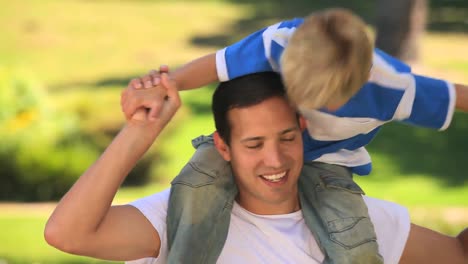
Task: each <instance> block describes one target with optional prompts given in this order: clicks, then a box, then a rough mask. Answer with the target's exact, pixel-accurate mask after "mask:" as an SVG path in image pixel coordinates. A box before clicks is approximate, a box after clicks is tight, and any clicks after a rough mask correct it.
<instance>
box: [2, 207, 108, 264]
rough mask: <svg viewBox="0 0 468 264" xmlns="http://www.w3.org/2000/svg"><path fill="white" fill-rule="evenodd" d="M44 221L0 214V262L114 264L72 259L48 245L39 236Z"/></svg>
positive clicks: (36, 217) (72, 257)
mask: <svg viewBox="0 0 468 264" xmlns="http://www.w3.org/2000/svg"><path fill="white" fill-rule="evenodd" d="M46 220H47V218H46V217H44V216H43V215H40V216H36V215H30V216H15V215H13V216H12V215H3V214H2V215H0V227H1V230H2V231H1V232H0V241H1V243H0V245H1V246H0V263H12V264H13V263H14V264H23V263H24V264H26V263H37V264H59V263H76V264H81V263H117V262H106V261H99V260H96V259H91V258H85V257H78V256H72V255H70V254H66V253H62V252H60V251H58V250H56V249H54V248H52V247H50V246H48V245H47V244H46V242H45V240H44V239H43V235H42V232H43V229H44V225H45V222H46ZM2 261H3V262H2Z"/></svg>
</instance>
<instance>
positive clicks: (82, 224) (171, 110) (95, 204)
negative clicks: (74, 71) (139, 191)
mask: <svg viewBox="0 0 468 264" xmlns="http://www.w3.org/2000/svg"><path fill="white" fill-rule="evenodd" d="M162 85H163V86H164V87H165V88H166V89H167V95H168V99H167V100H166V101H165V104H164V105H163V107H162V109H161V113H160V115H159V117H158V118H157V119H156V120H155V121H154V122H146V121H132V122H129V123H128V124H127V125H126V126H125V127H124V128H123V129H122V130H121V131H120V133H119V134H118V135H117V136H116V137H115V138H114V140H113V141H112V143H111V144H110V145H109V146H108V148H107V149H106V151H105V152H104V153H103V154H102V155H101V157H100V158H99V159H98V160H97V161H96V162H95V163H94V164H93V165H92V166H91V167H90V168H89V169H88V170H87V171H86V172H85V173H84V174H83V175H82V176H81V177H80V178H79V179H78V181H77V182H76V183H75V184H74V185H73V187H72V188H71V189H70V190H69V191H68V192H67V194H66V195H65V196H64V197H63V198H62V199H61V201H60V202H59V204H58V206H57V207H56V209H55V210H54V212H53V213H52V215H51V216H50V218H49V220H48V223H47V225H46V229H45V234H44V235H45V238H46V240H47V242H48V243H49V244H51V245H52V246H54V247H57V248H59V249H60V250H63V251H66V252H69V253H72V254H78V255H85V256H91V257H96V258H102V259H108V260H131V259H138V258H143V257H150V256H157V255H158V254H159V252H158V251H159V248H160V243H161V240H160V235H159V234H158V233H157V231H156V230H155V229H154V228H153V226H152V225H151V224H150V222H149V221H148V220H147V219H146V218H145V217H144V216H143V214H142V213H140V211H138V210H137V209H136V208H134V207H132V206H130V205H125V206H111V203H112V200H113V198H114V196H115V194H116V192H117V190H118V188H119V186H120V184H121V183H122V182H123V180H124V179H125V177H126V176H127V174H128V172H129V171H130V170H131V169H132V168H133V167H134V165H135V164H136V162H137V161H138V160H139V159H140V157H141V156H142V155H143V154H144V153H145V152H146V151H147V149H148V148H149V147H150V146H151V144H152V143H153V141H154V140H155V139H156V137H157V136H158V134H159V133H160V132H161V131H162V129H163V128H164V127H165V126H166V124H167V123H168V122H169V120H170V119H171V118H172V116H173V115H174V114H175V112H176V111H177V109H178V108H179V106H180V99H179V97H178V92H177V88H176V87H175V85H174V84H173V83H172V82H170V81H169V80H168V78H167V76H165V75H163V76H162ZM161 89H163V88H161Z"/></svg>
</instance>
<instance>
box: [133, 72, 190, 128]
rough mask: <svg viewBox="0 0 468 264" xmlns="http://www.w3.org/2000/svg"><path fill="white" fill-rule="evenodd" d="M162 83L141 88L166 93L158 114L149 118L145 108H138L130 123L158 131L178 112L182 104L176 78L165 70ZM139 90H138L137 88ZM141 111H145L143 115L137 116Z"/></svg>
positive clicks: (161, 78)
mask: <svg viewBox="0 0 468 264" xmlns="http://www.w3.org/2000/svg"><path fill="white" fill-rule="evenodd" d="M159 78H160V84H159V85H158V86H156V87H152V88H148V89H140V90H144V91H156V92H155V93H157V94H162V93H164V94H165V97H164V99H163V100H162V101H161V102H160V105H159V112H158V115H157V116H155V117H151V118H147V117H146V112H145V110H142V109H141V108H140V109H137V112H136V113H135V114H134V115H133V116H132V118H131V119H130V120H129V121H128V124H130V125H136V126H138V127H144V128H145V129H150V130H154V131H158V133H159V132H160V131H161V130H162V129H164V127H165V126H166V125H167V123H169V121H170V120H171V118H172V117H173V116H174V114H175V113H176V112H177V110H178V109H179V107H180V105H181V101H180V97H179V91H178V89H177V85H176V83H175V81H174V80H172V79H171V78H170V77H169V75H168V74H167V73H165V72H163V73H161V74H160V77H159ZM137 91H138V90H137ZM139 111H144V112H145V113H143V117H142V118H141V117H139V116H136V115H137V114H138V113H139Z"/></svg>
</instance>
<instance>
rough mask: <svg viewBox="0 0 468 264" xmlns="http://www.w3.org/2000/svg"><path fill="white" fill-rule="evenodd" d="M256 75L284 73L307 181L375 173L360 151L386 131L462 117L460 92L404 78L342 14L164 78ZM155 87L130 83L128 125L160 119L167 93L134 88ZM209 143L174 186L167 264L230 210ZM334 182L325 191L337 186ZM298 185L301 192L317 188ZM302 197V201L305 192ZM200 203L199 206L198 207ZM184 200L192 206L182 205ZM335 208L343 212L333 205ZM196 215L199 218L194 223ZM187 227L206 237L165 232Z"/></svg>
mask: <svg viewBox="0 0 468 264" xmlns="http://www.w3.org/2000/svg"><path fill="white" fill-rule="evenodd" d="M162 70H163V71H166V70H167V69H164V68H163V69H162ZM262 71H276V72H279V73H281V74H282V77H283V81H284V83H285V86H286V89H287V94H288V97H289V98H290V99H291V101H292V102H293V103H294V104H295V105H296V106H297V108H298V109H299V110H300V112H301V114H302V115H303V116H304V117H305V119H306V121H307V131H306V132H305V133H304V157H305V160H306V161H308V162H306V166H305V167H304V168H305V175H306V176H305V177H304V178H306V177H316V176H318V177H321V178H327V177H329V176H331V177H338V178H339V177H352V176H351V175H352V173H356V174H358V175H367V174H369V173H370V172H371V169H372V167H371V159H370V156H369V154H368V152H367V151H366V150H365V148H364V147H365V145H367V144H368V143H369V142H370V141H371V140H372V138H373V137H374V136H375V135H376V133H377V132H378V130H379V129H380V127H381V126H382V125H383V124H385V123H387V122H390V121H393V120H397V121H401V122H405V123H410V124H414V125H418V126H423V127H429V128H435V129H439V130H444V129H446V128H447V127H448V126H449V124H450V122H451V119H452V115H453V112H454V109H455V108H457V109H460V110H464V111H468V88H467V87H466V86H463V85H458V84H455V85H454V84H451V83H449V82H446V81H443V80H437V79H433V78H428V77H424V76H420V75H416V74H413V73H411V69H410V67H409V66H407V65H406V64H404V63H403V62H401V61H399V60H397V59H395V58H393V57H391V56H389V55H387V54H385V53H384V52H382V51H380V50H378V49H374V48H373V45H372V41H371V40H370V38H369V37H368V35H367V32H366V26H365V24H364V22H363V21H362V20H361V19H360V18H358V17H356V16H355V15H353V14H352V13H350V12H348V11H346V10H340V9H331V10H325V11H321V12H317V13H313V14H312V15H310V16H309V17H307V18H305V19H301V18H297V19H293V20H290V21H284V22H280V23H278V24H275V25H272V26H270V27H267V28H265V29H262V30H260V31H258V32H256V33H253V34H252V35H250V36H248V37H247V38H245V39H243V40H241V41H239V42H238V43H236V44H233V45H231V46H229V47H227V48H225V49H222V50H220V51H218V52H216V54H210V55H208V56H205V57H202V58H200V59H198V60H195V61H193V62H191V63H189V64H187V65H185V66H183V67H182V68H180V69H179V70H177V71H175V72H173V73H172V74H171V76H172V78H174V79H175V81H176V82H177V83H178V84H179V86H180V87H181V89H191V88H196V87H200V86H202V85H206V84H208V83H210V82H213V81H216V80H219V81H226V80H230V79H233V78H236V77H238V76H243V75H246V74H249V73H254V72H262ZM157 84H158V75H157V73H155V72H152V73H151V74H149V75H147V76H145V77H143V78H141V79H135V80H132V82H131V83H130V85H129V88H128V89H127V90H126V91H125V92H124V94H123V97H122V99H123V100H122V107H123V110H124V112H125V114H126V116H127V118H130V117H131V116H132V115H133V113H134V112H135V111H136V109H138V108H140V107H142V106H144V107H150V108H152V111H151V112H150V114H149V116H150V117H151V116H153V115H157V111H158V110H157V108H158V106H157V103H156V102H157V101H158V100H159V101H161V100H163V98H164V91H161V90H160V89H145V90H138V89H139V88H142V87H145V88H150V87H152V86H153V85H154V86H155V85H157ZM200 141H201V142H200ZM209 142H210V139H209V138H208V139H206V138H202V139H201V140H199V141H198V142H194V145H196V147H198V150H197V152H196V153H195V155H194V157H193V159H192V160H191V161H190V162H189V164H188V165H187V167H186V169H184V170H183V171H182V172H181V174H180V175H179V176H178V177H177V178H176V179H175V180H174V181H173V186H172V190H171V200H170V204H171V206H170V208H169V211H168V218H167V221H168V244H169V246H174V248H177V250H178V253H170V255H169V259H171V256H172V259H173V260H174V261H175V259H177V260H181V261H182V262H185V261H187V262H189V261H190V260H189V259H184V254H185V255H187V256H189V255H190V254H188V253H187V252H189V251H190V250H203V248H200V246H199V244H200V242H199V241H200V239H201V238H203V237H204V236H205V235H206V237H209V236H208V233H209V231H210V227H213V230H220V229H219V228H217V225H219V223H228V222H229V221H228V219H226V218H222V217H219V215H220V213H219V210H218V209H216V208H221V209H223V208H230V207H229V204H220V202H218V203H217V201H218V199H217V198H216V197H219V196H220V195H222V193H223V190H224V189H225V187H226V186H224V185H222V184H218V183H219V182H221V181H222V179H223V177H222V176H223V175H218V174H217V173H216V172H217V171H219V169H218V168H222V167H223V166H225V163H224V162H223V161H222V159H221V158H216V157H215V155H211V154H210V155H209V154H206V153H209V152H211V151H210V150H209V149H211V148H212V147H211V146H210V145H209V144H206V143H209ZM308 166H316V167H317V166H318V167H319V168H321V169H322V173H318V175H314V173H313V172H311V171H312V170H308V169H307V168H308ZM190 168H192V170H190ZM197 171H198V172H200V171H201V172H203V173H205V174H208V175H210V177H212V181H211V182H210V186H216V187H217V188H216V190H217V192H216V193H214V191H212V189H208V188H204V186H203V185H199V184H196V183H197V179H199V178H200V177H201V176H200V175H198V176H197V175H196V174H197ZM314 171H315V170H314ZM206 172H209V173H206ZM203 173H202V174H203ZM198 174H200V173H198ZM338 182H339V181H338ZM335 183H336V181H335ZM335 183H333V184H330V186H327V187H330V188H334V187H336V188H340V187H341V186H336V185H334V184H335ZM302 187H303V189H304V190H307V189H312V188H314V187H315V186H302ZM209 190H211V193H208V192H209ZM354 191H356V192H359V190H354ZM215 194H216V195H215ZM304 195H305V196H307V195H308V194H307V192H305V194H304ZM180 197H184V198H183V199H180ZM315 198H316V197H315ZM315 198H314V197H311V199H315ZM200 199H203V203H201V204H198V203H197V201H198V200H200ZM318 199H321V198H320V197H319V198H318ZM182 200H183V201H182ZM190 200H191V201H192V206H191V207H190V206H187V204H189V203H188V202H187V201H190ZM334 203H335V205H336V207H340V203H339V201H334ZM200 206H206V208H209V210H208V212H206V211H207V209H203V210H200ZM356 206H357V205H356ZM210 210H211V211H210ZM201 211H203V212H204V213H203V215H202V216H200V215H197V214H198V212H201ZM318 217H319V218H320V219H321V221H322V222H323V223H324V225H327V224H328V223H330V222H331V221H333V220H334V219H329V218H327V214H326V213H322V212H318ZM193 219H202V221H198V222H197V223H195V224H196V225H197V226H199V225H205V229H204V230H206V233H205V234H204V233H195V232H193V231H192V230H190V228H188V229H187V230H185V231H182V232H181V231H180V230H179V231H178V232H177V233H176V232H175V231H173V230H175V228H173V229H171V227H170V225H171V224H173V225H180V224H181V223H186V222H189V223H190V222H193ZM197 230H203V228H197ZM217 236H218V242H219V243H223V232H219V234H217ZM197 241H198V242H197ZM197 243H198V244H197ZM174 251H175V250H172V252H174ZM184 252H185V253H184ZM174 254H178V256H176V255H174Z"/></svg>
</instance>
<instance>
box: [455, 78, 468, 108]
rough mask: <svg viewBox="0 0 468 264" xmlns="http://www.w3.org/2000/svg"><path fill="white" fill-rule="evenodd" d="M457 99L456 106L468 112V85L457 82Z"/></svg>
mask: <svg viewBox="0 0 468 264" xmlns="http://www.w3.org/2000/svg"><path fill="white" fill-rule="evenodd" d="M455 93H456V96H457V100H456V103H455V108H456V109H457V110H459V111H463V112H468V86H466V85H462V84H455Z"/></svg>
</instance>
